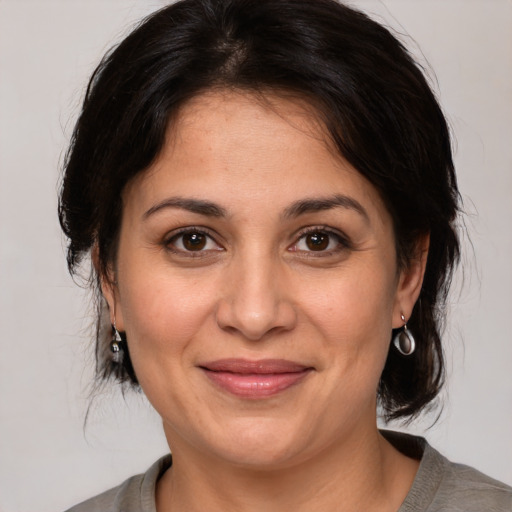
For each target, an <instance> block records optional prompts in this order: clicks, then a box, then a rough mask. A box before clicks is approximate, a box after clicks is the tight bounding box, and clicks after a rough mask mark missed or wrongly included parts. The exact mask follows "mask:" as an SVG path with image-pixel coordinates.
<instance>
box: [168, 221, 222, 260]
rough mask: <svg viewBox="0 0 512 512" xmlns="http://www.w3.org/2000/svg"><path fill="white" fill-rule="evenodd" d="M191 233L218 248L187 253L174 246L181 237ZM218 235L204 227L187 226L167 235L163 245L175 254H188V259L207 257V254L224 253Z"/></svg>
mask: <svg viewBox="0 0 512 512" xmlns="http://www.w3.org/2000/svg"><path fill="white" fill-rule="evenodd" d="M190 233H198V234H201V235H204V236H206V237H207V238H209V239H210V240H211V241H213V243H214V244H215V245H216V246H217V248H216V249H203V250H200V251H186V250H183V249H178V248H176V247H175V246H173V241H174V240H176V239H178V238H179V237H180V236H183V235H187V234H190ZM217 238H218V235H217V233H215V232H213V231H212V230H211V229H209V228H206V227H204V226H186V227H183V228H177V229H174V230H172V231H171V232H169V233H167V234H166V235H165V236H164V239H163V242H162V244H163V245H164V246H165V248H166V249H167V250H169V251H171V252H173V253H174V254H186V255H187V256H188V257H198V256H201V255H205V253H211V252H212V251H224V250H225V249H224V247H223V246H222V244H220V243H219V242H218V241H217Z"/></svg>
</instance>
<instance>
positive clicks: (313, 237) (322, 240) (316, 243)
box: [305, 232, 330, 251]
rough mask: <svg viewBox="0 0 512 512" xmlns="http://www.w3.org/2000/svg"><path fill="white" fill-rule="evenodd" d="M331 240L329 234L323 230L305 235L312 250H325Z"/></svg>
mask: <svg viewBox="0 0 512 512" xmlns="http://www.w3.org/2000/svg"><path fill="white" fill-rule="evenodd" d="M329 241H330V238H329V235H328V234H327V233H322V232H315V233H310V234H308V235H306V237H305V242H306V246H307V248H308V249H309V250H310V251H325V249H327V247H328V246H329Z"/></svg>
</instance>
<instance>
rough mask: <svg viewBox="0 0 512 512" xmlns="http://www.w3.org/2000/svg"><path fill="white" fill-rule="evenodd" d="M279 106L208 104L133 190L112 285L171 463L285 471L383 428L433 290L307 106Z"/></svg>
mask: <svg viewBox="0 0 512 512" xmlns="http://www.w3.org/2000/svg"><path fill="white" fill-rule="evenodd" d="M267 100H268V103H264V102H262V101H261V99H260V100H258V99H255V98H254V97H253V96H251V95H249V94H245V95H244V94H241V93H240V94H237V93H233V92H231V93H229V92H224V93H221V92H218V93H209V94H205V95H202V96H200V97H197V98H196V99H194V100H193V101H191V102H190V103H188V104H187V105H186V106H185V107H183V109H182V110H181V112H180V115H179V116H178V118H177V120H176V121H175V122H174V123H173V124H172V126H171V127H170V129H169V133H168V137H167V142H166V144H165V146H164V148H163V151H162V153H161V154H160V156H159V157H158V159H157V160H156V162H155V163H154V164H153V165H152V166H151V167H150V169H149V170H148V171H147V172H145V173H143V174H142V175H141V176H139V177H138V178H136V179H135V180H134V181H133V182H132V183H131V184H129V186H128V187H127V189H126V190H125V192H124V195H123V200H124V210H123V221H122V227H121V233H120V242H119V250H118V256H117V261H116V265H115V276H114V277H115V281H116V287H115V290H114V291H113V292H112V290H111V289H110V288H109V287H108V286H105V287H104V291H105V294H106V296H107V299H108V301H109V303H110V307H111V311H113V310H114V308H115V314H116V322H117V326H118V328H119V329H120V330H124V331H126V334H127V339H128V344H129V348H130V354H131V357H132V360H133V365H134V368H135V372H136V374H137V377H138V380H139V382H140V384H141V386H142V388H143V390H144V392H145V393H146V395H147V396H148V398H149V400H150V401H151V403H152V404H153V405H154V407H155V408H156V410H157V411H158V412H159V414H160V415H161V416H162V419H163V422H164V428H165V431H166V435H167V437H168V440H169V443H170V445H171V448H172V450H173V453H174V454H175V456H178V454H180V453H183V454H193V453H195V454H196V455H197V454H201V456H204V457H214V458H216V459H217V460H220V459H222V460H224V461H230V462H233V463H236V464H241V465H250V466H252V467H256V466H261V467H268V465H273V466H276V467H277V466H285V465H287V464H293V463H294V462H297V461H301V460H306V459H308V458H309V457H314V456H315V455H316V454H319V453H321V452H323V451H325V450H331V449H334V447H335V446H338V445H339V444H340V443H343V442H344V441H346V440H348V439H355V438H356V437H357V436H358V435H361V434H364V433H366V432H368V430H369V429H370V430H372V429H375V409H376V389H377V385H378V382H379V377H380V375H381V372H382V369H383V366H384V363H385V359H386V355H387V352H388V346H389V341H390V336H391V329H392V328H393V327H399V326H401V325H402V322H401V320H400V313H401V312H402V311H403V312H404V314H405V316H406V317H408V315H409V314H410V312H411V310H412V306H413V304H414V301H415V299H416V295H417V293H418V288H419V284H420V282H421V268H419V267H418V266H411V268H410V269H409V270H408V271H407V272H406V271H402V272H399V271H398V269H397V262H396V254H395V245H394V238H393V229H392V221H391V218H390V215H389V213H388V211H387V210H386V208H385V207H384V205H383V202H382V201H381V199H380V197H379V195H378V193H377V192H376V190H375V189H374V188H373V186H372V185H371V184H370V183H369V182H368V181H366V179H365V178H363V177H362V176H361V175H360V174H359V173H358V172H356V171H355V170H354V169H353V168H352V167H351V166H350V165H349V164H348V163H347V162H346V161H344V160H343V159H342V158H340V157H339V155H336V154H335V152H334V151H333V150H332V149H330V148H329V146H328V144H327V143H326V142H325V141H326V139H327V138H326V136H325V134H324V133H323V131H322V128H321V127H320V125H319V123H318V122H316V120H315V117H314V115H313V113H312V111H311V109H308V108H307V107H306V106H305V105H303V104H301V103H300V102H297V101H295V102H293V101H290V100H285V99H282V98H278V97H269V98H267ZM416 267H418V268H416ZM114 302H115V303H114Z"/></svg>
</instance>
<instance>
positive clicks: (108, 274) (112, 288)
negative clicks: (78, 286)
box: [91, 245, 124, 331]
mask: <svg viewBox="0 0 512 512" xmlns="http://www.w3.org/2000/svg"><path fill="white" fill-rule="evenodd" d="M91 259H92V264H93V265H94V269H95V271H96V273H97V275H98V276H99V282H100V287H101V293H102V295H103V297H104V298H105V300H106V301H107V305H108V310H109V314H110V323H111V324H112V325H114V323H115V325H116V327H117V329H118V330H119V331H123V330H124V329H123V319H122V315H121V312H120V311H119V310H116V304H118V303H119V292H118V288H117V282H116V277H115V272H114V269H113V268H112V267H111V266H109V268H108V269H107V270H106V271H105V270H104V269H103V268H102V266H101V264H100V255H99V248H98V245H95V246H94V247H93V249H92V251H91ZM118 309H120V308H118Z"/></svg>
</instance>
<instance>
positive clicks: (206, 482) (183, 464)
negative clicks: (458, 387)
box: [156, 427, 418, 512]
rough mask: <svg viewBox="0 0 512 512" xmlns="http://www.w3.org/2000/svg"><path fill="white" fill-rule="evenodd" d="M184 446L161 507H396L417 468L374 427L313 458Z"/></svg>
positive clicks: (162, 490) (162, 484)
mask: <svg viewBox="0 0 512 512" xmlns="http://www.w3.org/2000/svg"><path fill="white" fill-rule="evenodd" d="M180 448H181V446H179V444H178V446H177V447H176V448H174V449H173V466H172V468H170V470H168V471H167V472H166V473H165V474H164V476H163V477H162V479H161V480H160V481H159V483H158V486H157V494H156V497H157V510H158V512H168V511H171V510H172V511H180V510H187V511H190V512H195V511H203V510H208V511H209V512H216V511H217V510H218V511H225V510H237V511H240V512H254V511H260V510H265V511H266V512H274V511H275V512H278V511H279V512H281V511H282V510H295V511H296V512H302V511H312V510H322V511H323V512H329V511H333V512H334V511H336V512H352V511H360V510H365V511H373V510H378V511H379V512H383V511H387V510H390V511H392V510H393V511H394V510H397V509H398V508H399V507H400V504H401V503H402V501H403V500H404V499H405V496H406V495H407V492H408V490H409V489H410V487H411V485H412V482H413V479H414V475H415V473H416V470H417V467H418V462H417V461H414V460H412V459H409V458H407V457H405V456H404V455H402V454H400V453H399V452H398V451H397V450H396V449H395V448H393V447H392V446H391V445H390V444H389V443H388V442H387V441H386V440H385V439H384V438H383V437H382V436H381V435H380V434H379V432H378V430H377V428H376V427H374V428H373V429H368V431H366V432H358V435H357V436H354V439H346V438H345V439H344V440H343V443H340V444H339V446H329V447H328V448H326V449H325V450H323V451H321V452H319V453H317V454H315V456H314V457H309V458H308V459H307V460H304V461H298V462H297V461H294V463H290V464H283V465H280V466H279V467H273V468H257V469H254V468H251V467H243V466H237V465H233V464H230V463H226V462H225V461H223V460H220V459H218V458H216V457H214V456H211V457H210V456H206V457H205V454H204V452H196V451H195V450H194V449H190V447H186V449H180Z"/></svg>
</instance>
